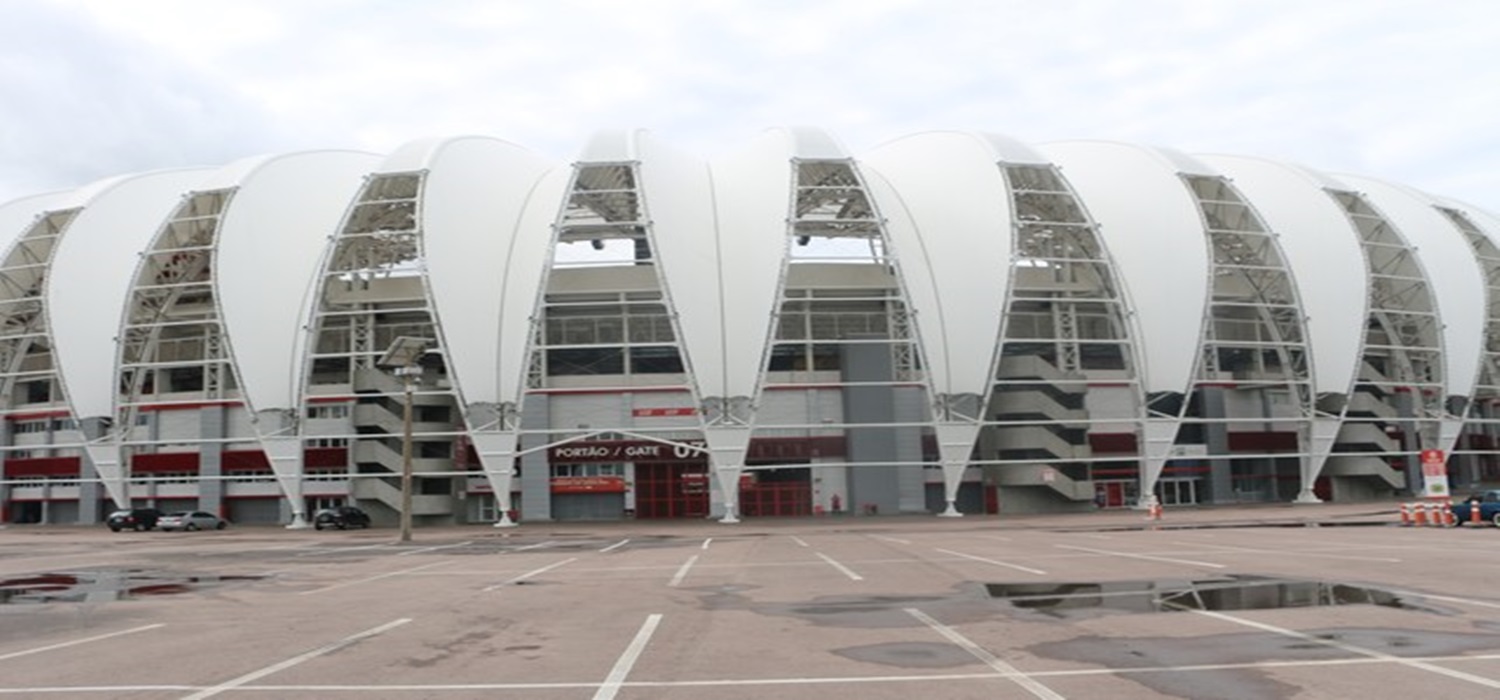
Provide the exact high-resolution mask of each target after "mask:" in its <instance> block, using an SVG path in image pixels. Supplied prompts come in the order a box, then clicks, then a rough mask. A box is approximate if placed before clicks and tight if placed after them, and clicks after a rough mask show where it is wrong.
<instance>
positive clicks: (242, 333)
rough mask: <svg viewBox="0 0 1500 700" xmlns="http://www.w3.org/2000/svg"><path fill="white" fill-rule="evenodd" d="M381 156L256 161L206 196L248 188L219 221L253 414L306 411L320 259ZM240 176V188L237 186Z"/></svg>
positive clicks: (214, 182) (327, 154) (220, 272)
mask: <svg viewBox="0 0 1500 700" xmlns="http://www.w3.org/2000/svg"><path fill="white" fill-rule="evenodd" d="M379 163H380V158H379V156H376V155H374V154H371V153H360V152H355V151H309V152H305V153H289V154H285V155H280V156H274V157H266V158H253V159H246V160H245V161H242V162H240V163H235V164H231V165H230V166H227V167H226V168H224V169H223V170H222V171H220V172H218V173H214V174H213V175H212V176H211V177H210V178H208V179H207V181H206V182H205V185H206V186H205V187H202V188H200V189H203V190H209V189H218V188H221V187H232V186H235V185H236V184H237V185H238V189H237V190H236V191H235V193H234V196H233V197H232V198H231V199H230V202H229V206H228V207H227V208H226V209H225V211H224V213H223V215H222V216H221V217H220V221H219V235H218V239H217V240H218V245H217V249H218V255H216V256H215V257H214V283H215V285H216V290H215V292H216V294H217V295H218V300H219V305H220V308H221V309H222V310H223V322H224V328H225V330H226V331H227V333H228V336H229V346H230V349H231V352H232V353H233V356H234V362H235V369H236V370H237V371H238V373H239V378H240V388H241V391H242V392H243V393H244V396H245V400H246V401H247V402H248V403H249V404H250V407H251V408H252V410H257V411H260V410H268V409H289V408H293V407H295V406H296V405H297V400H298V385H299V383H300V382H301V376H302V371H301V368H302V350H303V348H304V345H305V340H306V333H305V332H304V331H303V327H304V326H305V325H306V324H307V323H308V314H309V313H310V312H311V304H312V299H311V297H310V294H311V292H312V290H313V289H315V287H316V284H317V276H318V273H319V271H320V270H319V265H318V262H319V260H321V259H322V256H323V252H324V250H325V249H326V248H327V246H328V241H329V238H330V237H331V236H333V234H334V233H336V232H337V231H338V227H339V222H340V221H341V220H342V219H343V217H344V213H345V211H347V210H348V208H349V203H350V201H351V200H352V199H353V198H354V196H355V194H356V193H358V192H359V188H360V186H361V184H363V182H364V176H365V175H366V174H368V173H369V172H370V171H371V170H373V169H374V168H375V167H376V166H377V165H378V164H379ZM229 176H233V178H234V179H233V180H230V179H228V177H229Z"/></svg>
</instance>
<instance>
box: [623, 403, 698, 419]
mask: <svg viewBox="0 0 1500 700" xmlns="http://www.w3.org/2000/svg"><path fill="white" fill-rule="evenodd" d="M697 413H698V409H696V408H693V407H691V406H684V407H682V408H636V409H632V410H631V411H630V415H632V416H635V417H636V418H663V417H667V416H691V415H696V414H697Z"/></svg>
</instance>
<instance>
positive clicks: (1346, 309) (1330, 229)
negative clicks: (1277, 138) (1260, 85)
mask: <svg viewBox="0 0 1500 700" xmlns="http://www.w3.org/2000/svg"><path fill="white" fill-rule="evenodd" d="M1200 158H1201V159H1202V160H1203V161H1204V162H1206V163H1208V164H1209V165H1211V166H1213V167H1214V168H1216V169H1218V170H1219V171H1220V172H1222V173H1224V174H1225V175H1227V176H1228V177H1230V178H1231V179H1232V180H1233V181H1234V186H1235V188H1236V189H1238V190H1239V191H1240V193H1241V194H1243V195H1244V196H1245V198H1246V199H1247V200H1249V202H1250V204H1251V206H1253V207H1254V208H1255V211H1256V213H1258V214H1260V217H1261V219H1262V220H1263V221H1265V223H1266V226H1267V227H1268V228H1270V230H1272V231H1274V232H1275V233H1276V234H1277V239H1276V240H1277V242H1278V243H1279V244H1280V245H1281V249H1282V251H1283V252H1284V253H1285V254H1286V258H1287V265H1288V266H1289V267H1290V268H1291V271H1292V276H1293V277H1294V278H1295V279H1296V282H1297V293H1298V296H1299V297H1300V298H1301V300H1302V308H1303V311H1304V313H1305V314H1306V316H1307V320H1306V325H1307V335H1308V343H1309V346H1310V347H1311V351H1312V369H1313V378H1314V381H1315V383H1316V387H1315V390H1316V391H1317V392H1318V393H1337V394H1347V393H1349V392H1350V391H1352V390H1353V387H1354V380H1355V378H1356V373H1357V372H1358V370H1359V363H1360V355H1361V352H1362V350H1363V346H1364V332H1365V319H1366V318H1367V316H1368V314H1369V308H1368V306H1369V280H1368V275H1367V272H1366V269H1365V257H1364V252H1363V251H1362V250H1361V248H1360V241H1359V233H1358V232H1357V231H1355V230H1354V226H1353V225H1352V224H1350V223H1349V218H1348V217H1347V216H1345V214H1344V212H1343V210H1342V208H1341V207H1340V206H1339V205H1338V203H1337V202H1336V201H1334V199H1333V197H1332V196H1330V195H1329V193H1328V191H1327V189H1325V188H1326V187H1328V186H1329V185H1330V183H1331V180H1329V179H1328V178H1327V177H1326V176H1320V175H1318V174H1315V173H1312V172H1310V171H1308V170H1307V169H1305V168H1301V167H1298V166H1295V165H1289V164H1284V163H1277V162H1273V161H1268V160H1262V159H1259V158H1246V157H1241V156H1222V155H1210V156H1200Z"/></svg>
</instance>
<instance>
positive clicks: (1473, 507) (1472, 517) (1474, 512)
mask: <svg viewBox="0 0 1500 700" xmlns="http://www.w3.org/2000/svg"><path fill="white" fill-rule="evenodd" d="M1479 518H1480V515H1479V501H1469V524H1470V525H1472V526H1474V527H1479Z"/></svg>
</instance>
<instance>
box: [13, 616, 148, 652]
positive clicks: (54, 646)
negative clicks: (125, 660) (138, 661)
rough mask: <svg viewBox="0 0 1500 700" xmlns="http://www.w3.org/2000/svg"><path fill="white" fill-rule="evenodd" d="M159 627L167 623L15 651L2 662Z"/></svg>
mask: <svg viewBox="0 0 1500 700" xmlns="http://www.w3.org/2000/svg"><path fill="white" fill-rule="evenodd" d="M158 627H166V623H163V622H159V623H157V624H154V625H141V626H140V627H132V628H130V629H128V630H120V631H119V632H110V633H107V634H96V635H94V636H92V637H84V638H83V639H75V640H73V641H71V642H60V643H58V644H50V645H47V646H44V647H37V648H35V649H26V650H24V651H13V652H11V653H9V654H0V661H5V660H7V659H15V658H20V657H22V656H30V655H32V654H40V653H42V652H44V651H52V650H54V649H66V648H68V647H72V646H78V645H79V644H88V643H89V642H97V641H100V640H102V639H111V638H114V637H122V636H125V635H127V634H135V633H136V632H145V631H146V630H154V629H156V628H158Z"/></svg>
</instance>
